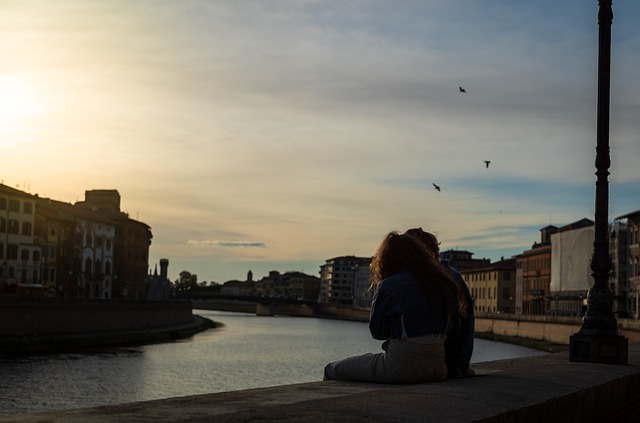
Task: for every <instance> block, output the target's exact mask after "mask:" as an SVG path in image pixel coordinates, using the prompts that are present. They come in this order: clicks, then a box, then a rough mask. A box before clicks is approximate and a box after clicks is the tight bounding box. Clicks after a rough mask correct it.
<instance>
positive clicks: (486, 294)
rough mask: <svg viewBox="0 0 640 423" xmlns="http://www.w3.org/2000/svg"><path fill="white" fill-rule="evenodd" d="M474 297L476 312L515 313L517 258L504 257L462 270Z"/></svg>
mask: <svg viewBox="0 0 640 423" xmlns="http://www.w3.org/2000/svg"><path fill="white" fill-rule="evenodd" d="M460 274H461V275H462V277H463V278H464V280H465V282H466V283H467V286H468V287H469V292H470V293H471V297H472V298H473V303H474V311H475V312H476V313H514V312H515V293H516V259H515V258H510V259H506V260H505V259H502V260H500V261H497V262H495V263H491V264H489V265H488V266H485V267H482V268H477V269H468V270H464V271H461V272H460Z"/></svg>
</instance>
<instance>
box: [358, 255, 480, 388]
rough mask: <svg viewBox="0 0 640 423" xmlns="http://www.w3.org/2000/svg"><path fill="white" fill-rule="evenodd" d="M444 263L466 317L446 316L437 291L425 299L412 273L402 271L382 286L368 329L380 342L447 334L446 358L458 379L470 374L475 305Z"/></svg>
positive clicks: (453, 270) (452, 270)
mask: <svg viewBox="0 0 640 423" xmlns="http://www.w3.org/2000/svg"><path fill="white" fill-rule="evenodd" d="M443 264H444V266H445V267H446V268H447V269H448V271H449V272H450V274H451V276H452V277H453V279H454V280H455V282H456V283H457V284H459V286H460V287H461V288H462V290H463V293H464V296H465V297H466V299H467V302H468V308H467V313H468V314H467V317H466V318H462V317H460V316H457V315H456V316H447V313H446V311H445V309H444V306H443V304H442V301H441V299H440V296H439V295H438V294H437V293H436V292H435V291H434V292H433V293H432V295H428V296H425V294H424V292H423V291H422V289H420V286H419V285H418V282H416V281H415V279H414V278H413V277H412V276H411V274H409V273H408V272H403V273H398V274H396V275H393V276H391V277H389V278H387V279H385V280H383V281H382V282H381V283H380V286H379V287H378V291H377V292H376V293H375V295H374V297H373V304H372V305H371V314H370V316H369V330H370V331H371V336H373V338H374V339H380V340H387V339H390V338H411V337H416V336H423V335H431V334H444V335H446V336H447V340H446V341H445V359H446V362H447V368H448V370H449V377H456V376H460V375H463V374H464V373H465V372H466V371H467V369H468V368H469V363H470V361H471V355H472V354H473V336H474V316H473V305H472V303H471V301H472V300H471V296H470V295H469V290H468V289H467V286H466V284H465V282H464V280H463V279H462V277H461V276H460V274H459V273H458V272H457V271H456V270H455V269H453V268H451V267H449V266H448V263H443ZM452 322H453V323H454V324H452Z"/></svg>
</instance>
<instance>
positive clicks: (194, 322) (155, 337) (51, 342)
mask: <svg viewBox="0 0 640 423" xmlns="http://www.w3.org/2000/svg"><path fill="white" fill-rule="evenodd" d="M219 326H220V324H219V323H216V322H214V321H212V320H210V319H207V318H204V317H201V316H197V315H193V316H192V319H191V321H189V322H186V323H181V324H178V325H169V326H160V327H154V328H148V329H135V330H118V331H112V332H96V333H91V332H88V333H78V334H64V335H46V336H32V337H24V338H11V339H4V340H0V358H15V357H21V356H28V355H40V354H57V353H71V352H73V353H77V352H83V351H90V350H95V349H100V348H112V347H131V346H138V345H146V344H154V343H160V342H173V341H177V340H180V339H185V338H189V337H191V336H193V335H195V334H197V333H200V332H202V331H205V330H207V329H212V328H216V327H219Z"/></svg>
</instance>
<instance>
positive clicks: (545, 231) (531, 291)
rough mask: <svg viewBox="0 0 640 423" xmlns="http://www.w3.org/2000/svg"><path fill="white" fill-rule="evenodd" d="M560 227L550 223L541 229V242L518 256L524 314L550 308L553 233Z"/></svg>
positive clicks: (538, 312) (540, 312)
mask: <svg viewBox="0 0 640 423" xmlns="http://www.w3.org/2000/svg"><path fill="white" fill-rule="evenodd" d="M557 231H558V228H557V227H555V226H553V225H549V226H545V227H544V228H542V229H540V242H536V243H534V244H533V245H532V246H531V248H530V249H529V250H526V251H524V252H523V253H522V254H520V255H519V256H518V258H517V261H518V263H517V264H516V267H517V268H518V269H520V271H521V273H522V275H521V281H519V282H520V283H521V287H522V299H521V301H522V314H546V313H547V311H548V310H549V285H550V283H551V235H552V234H554V233H556V232H557Z"/></svg>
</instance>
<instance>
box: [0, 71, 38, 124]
mask: <svg viewBox="0 0 640 423" xmlns="http://www.w3.org/2000/svg"><path fill="white" fill-rule="evenodd" d="M40 108H41V104H40V101H39V99H38V93H37V90H36V89H35V87H34V85H33V84H31V83H29V82H28V81H27V80H25V79H22V78H19V77H16V76H12V75H0V122H1V123H10V122H14V121H17V120H21V119H26V118H29V117H32V116H34V115H35V114H37V113H38V112H39V111H40Z"/></svg>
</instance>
